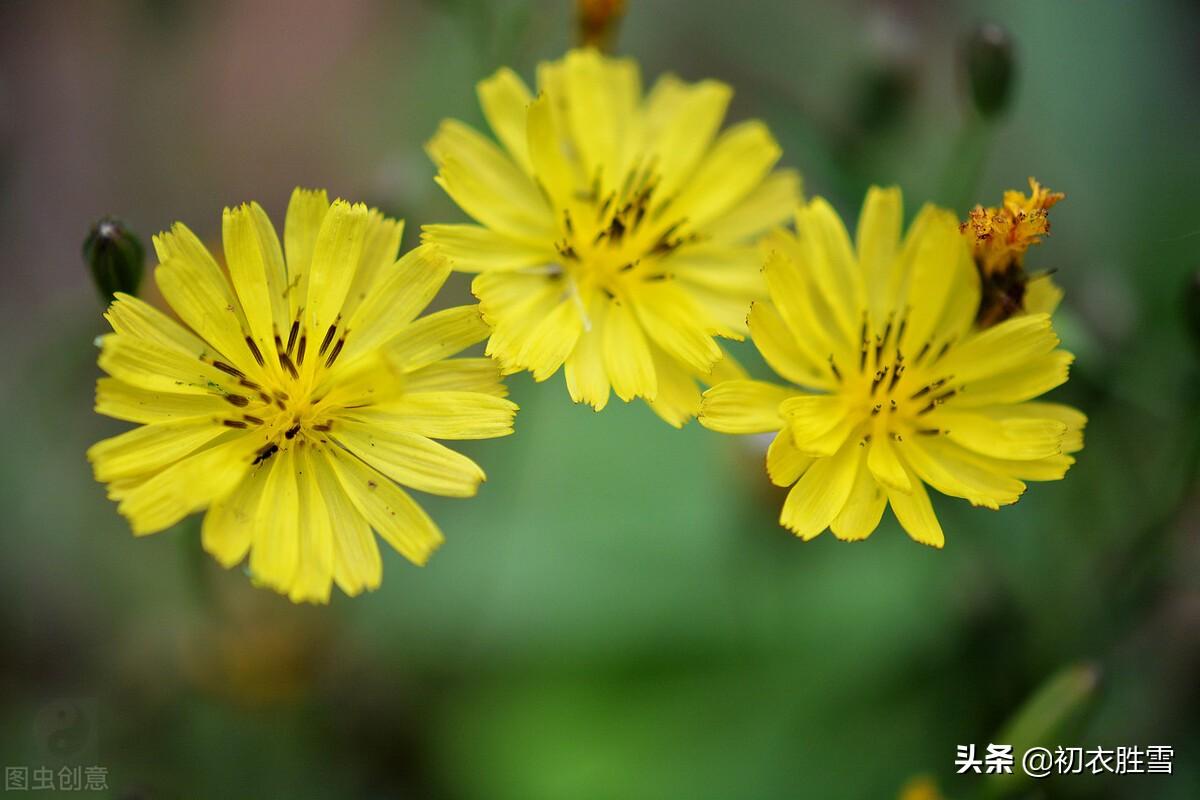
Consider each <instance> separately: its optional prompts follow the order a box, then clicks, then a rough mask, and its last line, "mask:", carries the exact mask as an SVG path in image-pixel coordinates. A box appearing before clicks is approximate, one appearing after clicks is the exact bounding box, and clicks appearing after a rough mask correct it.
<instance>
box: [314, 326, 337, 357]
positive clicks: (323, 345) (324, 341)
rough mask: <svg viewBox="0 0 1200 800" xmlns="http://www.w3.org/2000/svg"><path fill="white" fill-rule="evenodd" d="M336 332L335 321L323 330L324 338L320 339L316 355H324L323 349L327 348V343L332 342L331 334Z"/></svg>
mask: <svg viewBox="0 0 1200 800" xmlns="http://www.w3.org/2000/svg"><path fill="white" fill-rule="evenodd" d="M335 333H337V323H336V322H335V323H333V324H332V325H330V326H329V330H327V331H325V338H324V339H322V340H321V347H320V348H319V349H318V350H317V355H318V356H323V355H325V351H326V350H328V349H329V345H330V344H332V343H333V335H334V334H335Z"/></svg>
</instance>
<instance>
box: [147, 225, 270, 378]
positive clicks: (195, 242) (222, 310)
mask: <svg viewBox="0 0 1200 800" xmlns="http://www.w3.org/2000/svg"><path fill="white" fill-rule="evenodd" d="M154 248H155V250H157V251H158V258H159V261H160V262H161V265H160V266H159V267H158V269H156V270H155V271H154V280H155V282H156V283H157V284H158V288H159V291H161V292H162V294H163V297H164V298H166V300H167V302H168V303H170V305H171V308H172V309H173V310H174V311H175V313H176V314H178V315H179V318H180V319H182V320H183V321H184V322H185V323H187V325H188V327H190V328H191V329H192V330H194V331H195V332H196V333H198V334H199V335H200V336H201V337H203V338H204V340H205V341H206V342H208V343H209V345H211V346H212V347H213V348H214V349H215V350H216V351H217V353H218V354H219V355H220V357H221V358H222V359H223V360H225V361H228V362H229V363H230V364H232V365H234V366H236V367H238V368H239V369H241V370H242V371H243V372H244V373H246V374H247V375H252V374H258V369H259V368H258V364H257V362H256V360H255V359H254V358H253V357H252V355H251V351H250V349H249V347H248V346H247V344H246V333H247V330H248V328H247V327H246V322H245V320H244V319H243V317H242V309H241V305H240V303H239V302H238V300H237V298H236V297H235V296H234V294H233V290H232V289H231V288H230V286H229V282H228V281H227V280H225V274H224V273H223V272H222V271H221V268H220V267H219V266H217V262H216V261H214V260H213V257H212V255H211V254H210V253H209V252H208V250H207V249H206V248H205V247H204V245H203V244H202V243H201V242H200V240H199V239H197V238H196V235H195V234H194V233H192V232H191V231H190V230H188V229H187V227H186V226H185V225H183V224H182V223H177V224H175V225H174V226H173V227H172V228H171V232H170V233H160V234H159V235H158V236H156V237H154Z"/></svg>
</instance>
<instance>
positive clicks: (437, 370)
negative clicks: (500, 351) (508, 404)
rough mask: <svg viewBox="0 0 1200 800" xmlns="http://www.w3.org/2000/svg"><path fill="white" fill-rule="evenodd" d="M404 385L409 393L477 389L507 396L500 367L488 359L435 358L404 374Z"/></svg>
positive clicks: (486, 392) (476, 390)
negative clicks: (439, 359) (436, 359)
mask: <svg viewBox="0 0 1200 800" xmlns="http://www.w3.org/2000/svg"><path fill="white" fill-rule="evenodd" d="M404 386H405V389H406V390H407V391H410V392H481V393H483V394H488V395H491V396H492V397H507V396H508V387H507V386H505V385H504V381H503V380H502V379H501V376H500V367H499V365H497V364H496V362H495V360H493V359H490V358H448V359H446V360H444V361H436V362H434V363H432V364H428V365H426V366H424V367H421V368H420V369H418V370H416V371H414V372H410V373H408V374H407V375H405V376H404Z"/></svg>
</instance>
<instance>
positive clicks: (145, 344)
mask: <svg viewBox="0 0 1200 800" xmlns="http://www.w3.org/2000/svg"><path fill="white" fill-rule="evenodd" d="M98 363H99V364H100V369H102V370H104V371H105V372H107V373H108V374H109V375H112V376H113V377H114V378H118V379H120V380H121V381H124V382H125V383H127V384H130V385H132V386H136V387H139V388H142V389H148V390H151V391H157V392H175V393H179V394H203V395H212V394H214V393H220V394H237V392H236V391H234V389H233V388H231V384H233V381H234V378H232V377H231V376H230V375H229V374H228V373H226V372H222V371H221V370H219V369H217V368H216V367H214V366H212V365H211V364H207V363H205V362H203V361H201V360H200V359H198V358H189V357H188V356H185V355H183V354H182V353H180V352H179V351H178V350H174V349H168V348H166V347H163V346H162V345H158V344H154V343H152V342H150V341H148V340H143V339H134V338H131V337H128V336H121V335H120V334H110V335H108V336H105V337H103V338H101V340H100V358H99V360H98Z"/></svg>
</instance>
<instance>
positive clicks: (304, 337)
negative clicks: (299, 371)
mask: <svg viewBox="0 0 1200 800" xmlns="http://www.w3.org/2000/svg"><path fill="white" fill-rule="evenodd" d="M307 349H308V334H307V333H302V334H300V346H299V347H298V348H296V365H297V366H301V367H302V366H304V351H305V350H307Z"/></svg>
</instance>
